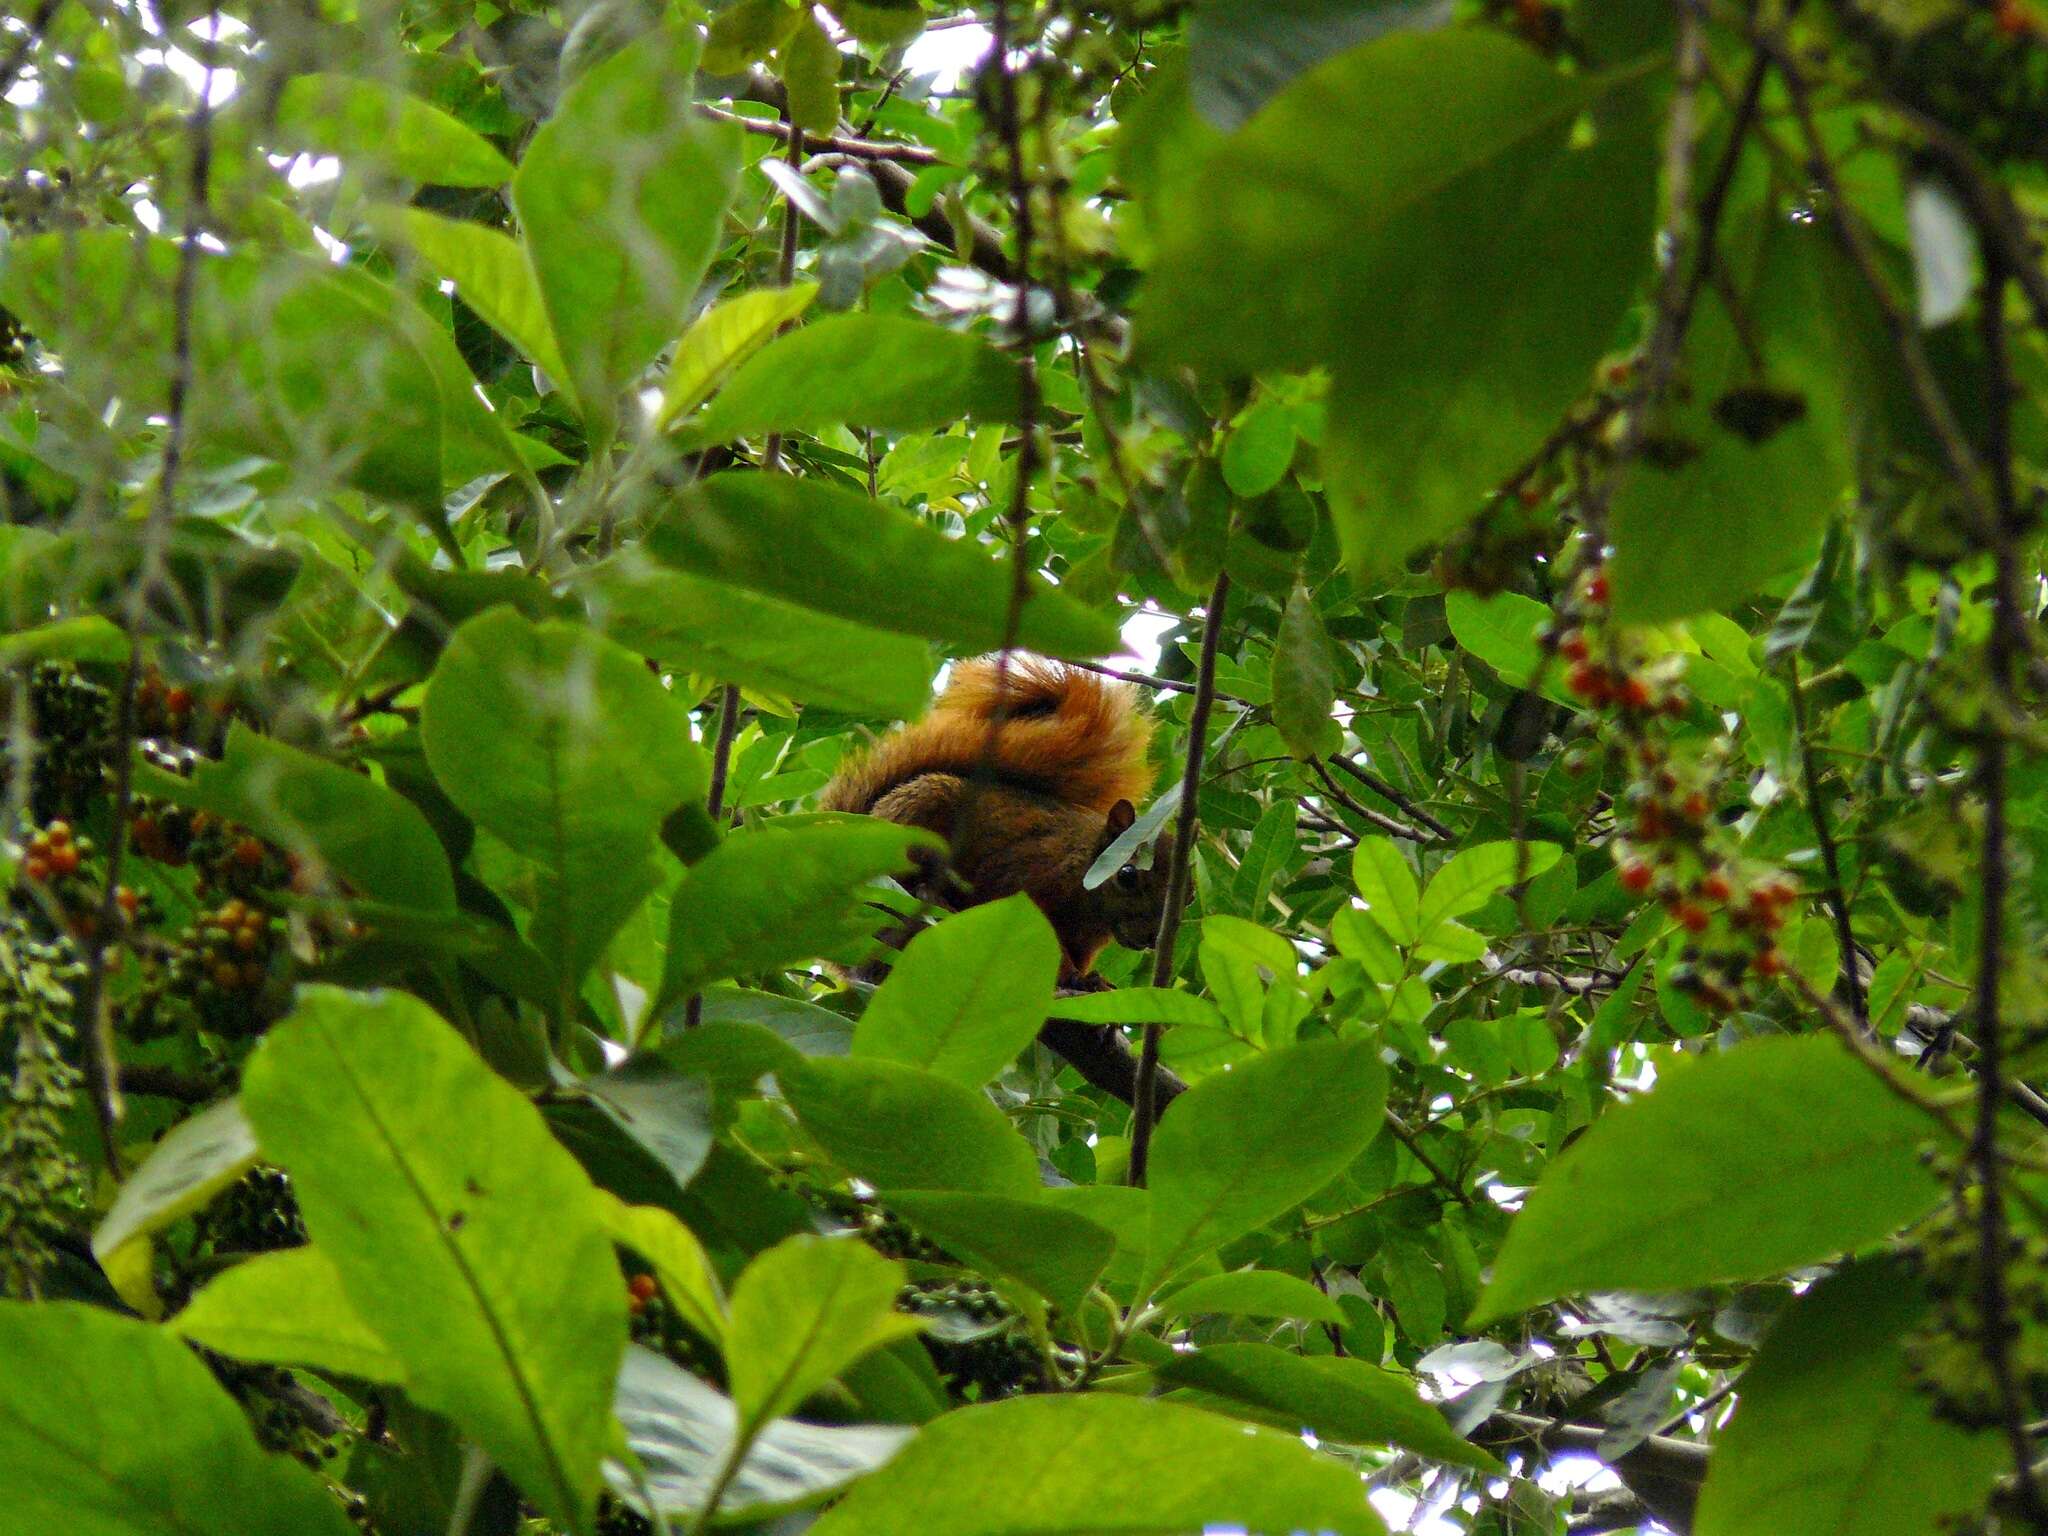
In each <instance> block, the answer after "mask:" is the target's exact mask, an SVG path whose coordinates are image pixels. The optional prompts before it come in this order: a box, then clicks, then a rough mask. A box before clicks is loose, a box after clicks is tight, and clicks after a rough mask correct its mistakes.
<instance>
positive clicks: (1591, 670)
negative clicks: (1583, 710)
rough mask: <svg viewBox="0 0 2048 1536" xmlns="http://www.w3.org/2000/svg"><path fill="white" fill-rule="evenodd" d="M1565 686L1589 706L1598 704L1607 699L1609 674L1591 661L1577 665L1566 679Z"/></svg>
mask: <svg viewBox="0 0 2048 1536" xmlns="http://www.w3.org/2000/svg"><path fill="white" fill-rule="evenodd" d="M1565 684H1566V686H1567V687H1569V688H1570V689H1571V691H1572V692H1573V693H1575V694H1577V695H1578V696H1579V697H1580V698H1582V699H1584V700H1585V701H1586V702H1587V703H1588V704H1598V703H1600V702H1602V701H1603V700H1604V699H1606V697H1607V674H1606V673H1605V672H1603V671H1601V670H1600V669H1599V668H1598V667H1596V666H1594V665H1593V664H1592V663H1591V662H1590V661H1582V662H1579V663H1578V664H1577V665H1575V666H1574V667H1573V668H1572V669H1571V672H1570V673H1569V674H1567V676H1566V677H1565Z"/></svg>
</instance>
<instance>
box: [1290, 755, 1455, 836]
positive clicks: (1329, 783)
mask: <svg viewBox="0 0 2048 1536" xmlns="http://www.w3.org/2000/svg"><path fill="white" fill-rule="evenodd" d="M1308 766H1309V770H1310V771H1311V772H1312V773H1314V774H1315V776H1316V777H1317V778H1318V779H1321V780H1322V781H1323V790H1324V792H1325V793H1326V794H1328V795H1329V797H1330V798H1331V799H1332V800H1334V801H1336V802H1337V803H1338V804H1339V805H1341V806H1343V807H1344V809H1345V810H1347V811H1349V812H1350V813H1351V814H1352V815H1354V816H1356V817H1357V818H1358V819H1359V820H1360V821H1363V822H1365V823H1366V824H1367V825H1368V826H1374V827H1378V828H1379V829H1380V830H1381V831H1382V832H1384V833H1386V834H1387V836H1389V837H1403V838H1406V839H1407V840H1408V841H1409V842H1411V843H1434V842H1436V841H1437V838H1436V836H1435V834H1433V833H1430V832H1425V831H1423V830H1422V828H1420V827H1411V826H1409V825H1408V823H1407V822H1405V821H1397V820H1396V819H1395V818H1393V817H1392V816H1389V815H1387V814H1386V813H1385V812H1383V811H1376V810H1374V809H1373V808H1372V807H1371V806H1369V805H1363V804H1361V803H1359V801H1357V800H1356V799H1354V798H1353V797H1352V796H1350V795H1347V794H1346V793H1345V792H1344V787H1343V786H1342V785H1341V784H1339V783H1338V782H1337V781H1336V780H1335V779H1333V778H1331V777H1330V770H1329V769H1328V768H1325V767H1324V766H1323V764H1322V760H1321V759H1320V758H1313V757H1312V758H1310V759H1309V760H1308Z"/></svg>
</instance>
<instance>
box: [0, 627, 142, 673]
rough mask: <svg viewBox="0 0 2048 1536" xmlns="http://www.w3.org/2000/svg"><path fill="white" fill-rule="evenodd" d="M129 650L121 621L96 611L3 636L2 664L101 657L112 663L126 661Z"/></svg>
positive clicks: (18, 664)
mask: <svg viewBox="0 0 2048 1536" xmlns="http://www.w3.org/2000/svg"><path fill="white" fill-rule="evenodd" d="M128 651H129V643H128V636H127V635H126V634H125V633H123V632H122V630H121V627H120V625H118V624H116V623H114V622H113V621H112V620H111V619H103V618H101V617H100V616H99V615H98V614H96V613H95V614H87V615H85V616H84V617H83V618H76V619H52V620H51V621H50V622H49V623H47V624H38V625H36V626H35V627H34V628H33V629H21V630H16V631H15V632H14V633H13V634H11V635H6V636H0V667H10V668H12V667H20V666H26V665H27V664H28V663H30V662H33V661H97V662H104V663H107V664H110V665H111V664H115V663H125V662H126V661H127V660H128Z"/></svg>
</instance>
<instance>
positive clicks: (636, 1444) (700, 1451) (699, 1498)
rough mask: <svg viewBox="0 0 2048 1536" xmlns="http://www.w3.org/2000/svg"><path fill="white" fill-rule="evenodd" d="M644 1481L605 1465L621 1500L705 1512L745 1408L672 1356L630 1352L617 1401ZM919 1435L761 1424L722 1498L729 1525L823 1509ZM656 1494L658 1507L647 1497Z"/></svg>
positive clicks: (670, 1512)
mask: <svg viewBox="0 0 2048 1536" xmlns="http://www.w3.org/2000/svg"><path fill="white" fill-rule="evenodd" d="M616 1409H617V1412H618V1416H619V1424H620V1426H621V1427H622V1428H623V1429H624V1430H625V1434H626V1445H627V1447H628V1448H629V1449H630V1450H631V1451H632V1452H633V1455H634V1456H635V1458H637V1459H638V1461H639V1463H640V1469H641V1471H640V1475H638V1476H636V1475H635V1474H634V1473H632V1472H629V1471H628V1470H627V1469H626V1468H625V1467H624V1466H623V1465H621V1464H620V1463H618V1462H615V1461H608V1462H606V1463H605V1477H606V1479H607V1480H608V1481H609V1482H610V1484H611V1489H612V1492H613V1494H614V1495H616V1496H617V1498H618V1499H619V1500H620V1501H621V1502H622V1503H624V1504H626V1505H627V1506H628V1507H629V1508H631V1509H633V1510H635V1511H637V1512H638V1513H640V1514H642V1515H648V1516H652V1515H656V1514H659V1515H664V1516H668V1517H671V1518H673V1517H679V1516H690V1515H695V1514H696V1513H698V1511H700V1510H701V1509H702V1508H703V1507H704V1503H705V1501H706V1500H707V1499H708V1498H710V1496H711V1489H712V1486H713V1484H714V1483H715V1482H716V1481H717V1479H718V1477H719V1475H720V1474H721V1473H722V1472H724V1470H725V1468H726V1466H727V1464H728V1463H729V1462H730V1461H731V1459H732V1454H733V1451H734V1449H735V1448H736V1447H737V1444H738V1439H739V1412H738V1410H737V1409H735V1408H734V1407H733V1404H732V1399H731V1398H729V1397H727V1396H726V1395H725V1394H724V1393H722V1392H720V1391H719V1390H718V1389H717V1388H715V1387H710V1386H706V1385H705V1384H704V1383H703V1382H701V1381H699V1380H698V1379H697V1378H696V1377H694V1376H692V1375H691V1374H690V1373H689V1372H688V1371H685V1370H684V1369H683V1368H682V1367H681V1366H678V1365H676V1364H674V1363H673V1362H672V1361H670V1360H669V1359H667V1358H666V1357H665V1356H662V1355H657V1354H656V1353H654V1351H653V1350H651V1349H642V1348H640V1347H639V1346H638V1345H637V1344H635V1345H629V1346H627V1349H626V1362H625V1366H624V1368H623V1369H621V1370H620V1372H619V1391H618V1399H617V1403H616ZM912 1433H913V1431H912V1430H910V1429H908V1428H906V1427H904V1426H901V1425H896V1424H850V1425H845V1426H832V1425H822V1424H800V1423H798V1422H797V1421H796V1420H794V1419H777V1420H775V1421H774V1422H772V1423H769V1424H766V1425H763V1426H761V1427H760V1429H759V1431H758V1433H756V1434H755V1436H754V1437H753V1440H752V1442H751V1444H750V1445H749V1446H748V1448H747V1453H746V1456H745V1457H744V1458H743V1459H742V1461H741V1462H740V1465H739V1469H738V1471H736V1472H734V1473H733V1474H732V1476H731V1480H730V1481H729V1482H727V1483H726V1485H725V1491H724V1493H723V1494H722V1495H721V1497H720V1498H719V1501H718V1508H719V1517H720V1519H722V1520H725V1519H731V1520H742V1519H745V1520H762V1519H766V1518H768V1517H769V1516H771V1515H775V1514H779V1513H782V1512H784V1511H787V1510H793V1509H801V1508H802V1507H804V1506H805V1505H807V1504H815V1503H816V1502H818V1500H820V1499H822V1498H824V1497H825V1496H826V1495H828V1494H831V1493H833V1492H835V1491H837V1490H838V1489H839V1488H841V1487H843V1486H844V1485H845V1484H847V1483H849V1482H851V1481H852V1480H853V1479H855V1478H857V1477H862V1476H865V1475H866V1474H867V1473H870V1472H872V1471H874V1470H875V1469H876V1468H877V1467H879V1466H882V1465H883V1464H884V1463H886V1462H887V1461H888V1460H889V1458H890V1457H892V1456H894V1455H895V1454H896V1453H897V1452H898V1451H899V1450H901V1449H902V1448H903V1445H904V1443H905V1442H906V1441H908V1440H909V1439H910V1437H911V1435H912ZM650 1494H651V1495H652V1496H653V1505H654V1507H653V1508H652V1509H649V1508H648V1505H647V1500H646V1496H647V1495H650Z"/></svg>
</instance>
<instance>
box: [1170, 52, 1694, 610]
mask: <svg viewBox="0 0 2048 1536" xmlns="http://www.w3.org/2000/svg"><path fill="white" fill-rule="evenodd" d="M1640 73H1641V70H1640V68H1631V69H1627V70H1621V71H1615V72H1610V73H1606V74H1595V73H1590V72H1589V73H1581V74H1575V75H1567V74H1563V73H1561V72H1559V71H1558V70H1556V69H1554V68H1552V67H1551V66H1550V65H1549V64H1548V63H1547V62H1545V61H1544V60H1543V59H1542V58H1540V57H1539V56H1538V55H1537V54H1536V53H1535V52H1533V51H1532V50H1530V49H1528V48H1526V47H1524V46H1523V45H1522V44H1520V43H1519V42H1516V41H1514V40H1511V39H1509V38H1507V37H1504V36H1501V35H1498V34H1496V33H1489V32H1483V31H1477V30H1464V29H1460V30H1456V31H1448V30H1447V31H1443V32H1436V33H1429V34H1417V33H1399V34H1396V35H1393V36H1389V37H1384V38H1381V39H1380V40H1378V41H1376V42H1371V43H1367V44H1365V45H1364V46H1361V47H1356V48H1352V49H1350V50H1349V51H1347V52H1345V53H1342V54H1339V55H1338V56H1336V57H1335V58H1331V59H1329V60H1327V61H1325V62H1324V63H1322V64H1321V65H1319V66H1318V67H1317V68H1315V69H1314V70H1312V71H1310V72H1309V73H1307V74H1305V75H1303V76H1301V77H1300V78H1299V79H1297V80H1295V81H1294V82H1293V83H1292V84H1290V85H1289V86H1287V87H1286V89H1284V90H1282V91H1281V92H1280V93H1279V94H1278V95H1276V96H1275V97H1273V99H1272V100H1271V101H1269V102H1267V103H1266V105H1265V107H1264V108H1263V109H1262V110H1261V111H1260V112H1259V113H1258V114H1257V115H1256V116H1254V117H1252V118H1251V119H1250V120H1249V121H1247V122H1246V123H1245V124H1244V126H1243V127H1242V128H1240V129H1238V130H1237V131H1236V132H1235V133H1234V134H1232V135H1231V136H1230V137H1229V138H1228V139H1226V140H1225V141H1223V143H1222V144H1221V145H1220V146H1219V147H1218V148H1217V149H1216V150H1215V151H1214V152H1213V153H1211V154H1210V155H1209V156H1208V157H1207V158H1206V159H1205V160H1204V161H1203V162H1202V164H1201V165H1200V167H1199V168H1198V169H1197V171H1196V172H1195V173H1194V175H1193V176H1192V178H1191V182H1192V184H1191V186H1190V188H1189V189H1188V191H1187V193H1186V195H1184V196H1179V197H1176V198H1175V199H1173V201H1172V204H1171V205H1169V206H1165V207H1162V208H1160V209H1159V210H1158V214H1159V220H1158V221H1159V223H1160V226H1161V228H1160V241H1161V249H1160V253H1159V257H1158V259H1157V261H1156V262H1155V263H1154V264H1153V267H1152V269H1151V271H1150V273H1149V274H1148V276H1147V279H1146V284H1145V300H1144V303H1143V305H1142V308H1141V310H1140V313H1139V317H1138V343H1139V347H1140V350H1141V354H1142V355H1144V356H1145V357H1147V358H1148V360H1151V361H1153V362H1155V363H1168V362H1171V363H1189V364H1193V365H1195V366H1197V367H1199V368H1203V369H1205V370H1208V371H1210V372H1212V373H1215V374H1217V375H1219V376H1220V375H1225V374H1246V373H1256V372H1261V371H1264V370H1267V369H1271V368H1279V367H1300V366H1305V365H1311V364H1327V365H1330V366H1331V367H1332V368H1333V369H1334V382H1333V386H1332V391H1331V395H1330V401H1329V419H1328V426H1327V429H1326V435H1325V438H1324V441H1323V444H1322V451H1323V472H1324V475H1325V479H1326V482H1327V484H1328V485H1329V487H1330V490H1331V502H1332V506H1331V511H1332V513H1333V515H1334V517H1335V520H1336V523H1337V529H1338V533H1339V535H1340V538H1341V540H1342V543H1343V546H1344V552H1345V557H1346V559H1347V561H1348V562H1349V563H1350V564H1351V565H1352V566H1353V567H1354V568H1357V569H1359V570H1385V569H1388V568H1390V567H1392V566H1394V565H1396V564H1397V563H1398V562H1399V561H1400V560H1401V559H1402V557H1403V556H1404V555H1406V554H1407V553H1408V552H1409V551H1411V550H1413V549H1414V548H1416V547H1417V546H1418V545H1421V544H1424V543H1427V542H1428V541H1430V540H1432V539H1434V538H1437V537H1439V536H1441V535H1442V534H1443V533H1445V532H1447V531H1449V530H1450V529H1452V528H1454V527H1456V526H1457V525H1458V524H1460V523H1462V522H1464V521H1465V520H1466V519H1467V518H1469V517H1470V516H1471V515H1472V514H1473V512H1474V511H1476V510H1477V509H1478V507H1479V506H1480V504H1481V500H1482V498H1483V496H1484V494H1485V492H1486V491H1487V490H1488V489H1490V488H1491V487H1493V486H1494V485H1496V484H1498V483H1499V482H1500V481H1501V480H1502V479H1504V478H1505V477H1506V476H1507V475H1508V474H1509V473H1510V472H1511V471H1512V470H1513V469H1514V468H1516V467H1517V465H1518V464H1519V463H1520V462H1521V461H1522V460H1523V458H1525V457H1526V455H1527V453H1528V451H1529V444H1531V443H1532V442H1538V441H1541V440H1542V438H1543V437H1544V436H1545V435H1546V434H1547V433H1548V432H1549V431H1550V430H1551V429H1552V428H1553V427H1554V426H1555V425H1556V422H1557V420H1558V417H1559V416H1560V415H1561V413H1562V412H1563V411H1564V410H1565V408H1566V407H1567V406H1569V405H1570V404H1571V402H1572V401H1573V399H1574V398H1575V397H1576V396H1577V395H1578V394H1579V393H1580V392H1581V391H1583V390H1584V388H1585V387H1586V384H1587V382H1588V377H1589V374H1590V372H1591V368H1592V365H1593V363H1594V362H1595V360H1596V359H1597V358H1598V357H1599V356H1600V355H1601V353H1602V352H1603V351H1604V350H1605V349H1606V348H1607V347H1608V346H1610V345H1611V344H1612V340H1613V336H1614V332H1615V328H1616V326H1617V324H1618V323H1619V321H1620V319H1621V317H1622V315H1623V313H1624V311H1625V310H1626V308H1627V306H1628V304H1629V303H1630V301H1631V300H1632V299H1633V298H1634V296H1635V293H1636V290H1637V287H1638V285H1639V283H1640V282H1641V280H1642V278H1643V277H1644V276H1645V274H1646V273H1647V272H1648V270H1649V265H1650V255H1651V230H1652V225H1653V221H1654V217H1655V186H1656V177H1655V156H1656V149H1657V143H1658V127H1659V123H1658V121H1657V120H1656V118H1655V117H1654V115H1653V114H1652V113H1650V112H1649V111H1647V110H1645V102H1644V96H1645V94H1646V93H1643V92H1641V91H1640V90H1638V89H1636V88H1635V82H1636V80H1637V79H1638V78H1639V76H1640ZM1589 114H1590V119H1589ZM1588 121H1590V122H1591V124H1592V126H1593V129H1594V131H1593V132H1592V133H1591V134H1588V135H1585V136H1583V137H1582V136H1580V134H1579V133H1578V132H1577V130H1579V129H1580V128H1582V127H1583V126H1584V125H1585V124H1586V123H1587V122H1588ZM1304 273H1314V274H1316V276H1315V280H1314V281H1307V282H1305V281H1303V278H1302V274H1304ZM1447 273H1455V274H1456V280H1455V281H1446V280H1445V274H1447Z"/></svg>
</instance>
